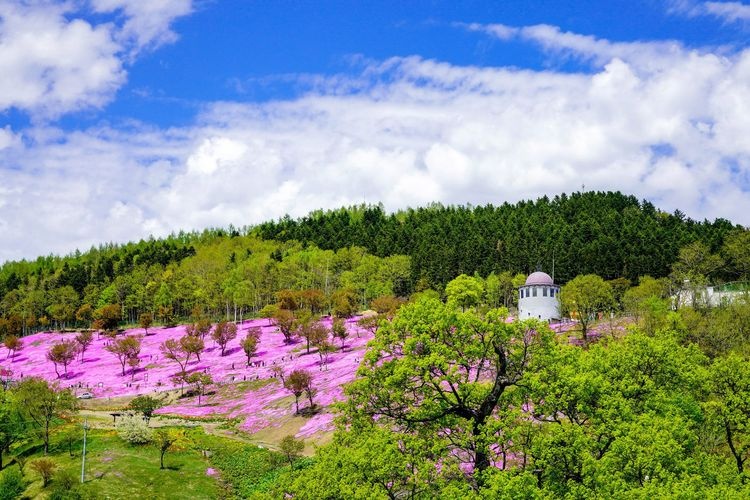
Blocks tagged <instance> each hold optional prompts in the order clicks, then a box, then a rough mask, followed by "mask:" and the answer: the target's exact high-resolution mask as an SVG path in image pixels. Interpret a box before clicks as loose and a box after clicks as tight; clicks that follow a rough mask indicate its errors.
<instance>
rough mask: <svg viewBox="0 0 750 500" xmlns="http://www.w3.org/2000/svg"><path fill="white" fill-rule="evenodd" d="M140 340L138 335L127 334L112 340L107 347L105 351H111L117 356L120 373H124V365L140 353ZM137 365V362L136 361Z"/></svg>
mask: <svg viewBox="0 0 750 500" xmlns="http://www.w3.org/2000/svg"><path fill="white" fill-rule="evenodd" d="M141 340H142V337H141V336H140V335H128V336H125V337H120V338H119V339H115V340H113V341H112V342H111V343H110V344H109V345H108V346H107V347H105V348H104V349H106V350H107V351H109V352H111V353H112V354H114V355H115V356H116V357H117V360H118V361H119V362H120V366H121V367H122V375H123V376H124V375H125V365H126V364H128V362H129V361H130V360H131V359H133V358H138V356H139V355H140V353H141ZM136 366H137V363H136Z"/></svg>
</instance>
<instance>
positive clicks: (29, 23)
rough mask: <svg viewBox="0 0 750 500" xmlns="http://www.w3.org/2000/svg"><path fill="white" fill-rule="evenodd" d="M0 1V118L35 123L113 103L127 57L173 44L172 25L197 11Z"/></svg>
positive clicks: (180, 0)
mask: <svg viewBox="0 0 750 500" xmlns="http://www.w3.org/2000/svg"><path fill="white" fill-rule="evenodd" d="M94 7H95V8H96V9H97V12H100V13H115V14H117V13H121V15H117V16H115V17H112V16H110V17H109V18H107V19H105V20H104V21H102V22H99V23H93V22H91V21H89V20H87V18H86V15H87V14H90V13H91V11H90V9H89V8H88V7H87V5H86V4H85V3H83V2H80V1H78V2H76V1H52V0H38V1H34V2H27V1H23V0H1V1H0V75H2V78H0V111H4V110H8V109H11V108H15V109H18V110H21V111H24V112H27V113H30V114H31V115H32V116H33V117H34V118H35V119H37V120H38V119H50V118H56V117H59V116H60V115H62V114H65V113H68V112H71V111H78V110H81V109H88V108H99V107H101V106H103V105H104V104H106V103H108V102H109V101H110V100H111V99H112V98H113V97H114V95H115V93H116V91H117V90H118V89H119V88H120V87H121V86H122V85H123V84H124V83H125V81H126V79H127V72H126V69H125V64H124V63H125V58H126V57H127V58H129V60H132V57H134V55H135V54H137V53H138V52H139V51H140V50H142V49H143V48H147V47H155V46H157V45H159V44H162V43H166V42H169V41H172V40H173V39H174V33H173V32H172V31H171V30H170V29H169V25H170V23H171V22H172V20H174V19H175V18H177V17H179V16H182V15H185V14H188V13H189V12H190V11H191V0H148V1H141V0H134V1H124V0H94Z"/></svg>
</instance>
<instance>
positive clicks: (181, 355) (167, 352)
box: [159, 334, 204, 373]
mask: <svg viewBox="0 0 750 500" xmlns="http://www.w3.org/2000/svg"><path fill="white" fill-rule="evenodd" d="M203 347H204V344H203V340H201V338H200V337H198V336H195V335H190V334H187V335H185V336H183V337H180V339H179V340H178V339H168V340H165V341H164V342H162V344H161V345H160V346H159V348H160V349H161V352H162V354H163V355H164V357H165V358H167V359H169V360H171V361H174V362H175V363H177V364H178V365H180V372H182V373H184V372H185V369H186V367H187V364H188V363H189V362H190V357H191V356H192V355H193V354H196V355H197V357H198V361H200V359H201V357H200V353H201V351H203Z"/></svg>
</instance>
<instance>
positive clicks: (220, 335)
mask: <svg viewBox="0 0 750 500" xmlns="http://www.w3.org/2000/svg"><path fill="white" fill-rule="evenodd" d="M211 338H212V339H214V342H216V343H217V344H218V345H219V347H221V355H222V356H224V355H225V353H226V349H227V344H229V342H231V341H232V340H234V339H235V338H237V325H235V324H234V323H230V322H227V321H220V322H218V323H216V326H215V327H214V331H213V332H211Z"/></svg>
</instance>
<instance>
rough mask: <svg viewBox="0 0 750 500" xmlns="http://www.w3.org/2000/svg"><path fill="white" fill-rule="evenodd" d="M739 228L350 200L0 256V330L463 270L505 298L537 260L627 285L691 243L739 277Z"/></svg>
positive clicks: (229, 307) (626, 205) (402, 283)
mask: <svg viewBox="0 0 750 500" xmlns="http://www.w3.org/2000/svg"><path fill="white" fill-rule="evenodd" d="M746 234H747V232H746V231H744V230H743V229H742V228H738V227H736V226H733V225H732V224H731V223H730V222H729V221H726V220H723V219H718V220H716V221H714V222H709V221H704V222H696V221H693V220H691V219H689V218H686V217H684V216H683V215H682V214H680V213H679V212H677V213H674V214H667V213H664V212H662V211H659V210H657V209H656V208H655V207H654V206H653V205H652V204H651V203H649V202H645V201H644V202H640V201H638V200H637V199H636V198H634V197H632V196H626V195H623V194H621V193H594V192H589V193H574V194H572V195H570V196H567V195H561V196H559V197H555V198H554V199H552V200H550V199H548V198H546V197H544V198H540V199H539V200H537V201H533V202H532V201H528V202H519V203H517V204H515V205H511V204H508V203H505V204H503V205H501V206H490V205H488V206H484V207H474V208H472V207H465V206H449V207H445V206H442V205H432V206H429V207H425V208H418V209H410V210H406V211H401V212H397V213H394V214H390V215H388V214H386V213H385V212H384V211H383V208H382V207H380V206H361V207H352V208H347V209H339V210H334V211H329V212H316V213H313V214H311V215H309V216H308V217H305V218H302V219H300V220H296V221H295V220H292V219H290V218H288V217H287V218H284V219H282V220H280V221H278V222H267V223H264V224H261V225H259V226H256V227H246V228H243V229H241V230H238V229H236V228H233V227H230V228H228V229H211V230H205V231H203V232H193V233H179V234H175V235H172V236H169V237H167V238H164V239H149V240H145V241H140V242H137V243H128V244H123V245H116V244H107V245H102V246H100V247H98V248H92V249H90V250H89V251H87V252H83V253H81V252H76V253H74V254H71V255H68V256H64V257H58V256H47V257H39V258H37V259H36V260H31V261H27V260H22V261H18V262H7V263H5V264H3V265H2V267H0V335H4V334H7V333H12V334H14V335H18V334H25V333H28V332H30V331H35V330H38V329H46V328H50V327H52V328H66V327H70V326H83V325H88V324H89V323H90V321H91V320H92V318H93V317H94V316H95V315H96V312H97V310H101V308H103V307H105V306H107V305H115V304H116V305H118V306H119V307H120V311H121V317H120V318H119V319H120V320H121V321H122V322H125V323H131V324H132V323H135V322H136V321H137V320H138V317H139V315H140V314H142V313H151V314H152V315H153V316H155V317H156V319H157V321H160V322H163V323H170V322H174V321H177V320H179V319H181V318H187V317H189V316H196V315H209V316H212V317H219V316H225V317H227V318H232V319H234V318H237V317H243V316H246V315H248V314H255V313H257V312H258V311H260V310H261V309H262V308H263V307H264V306H266V305H268V304H271V303H274V302H276V300H277V293H278V292H279V291H281V290H285V289H291V290H307V291H310V292H311V293H313V294H314V295H316V296H322V297H324V301H327V302H328V303H330V299H331V297H332V296H333V294H334V293H336V292H340V291H343V290H346V291H347V292H349V293H351V294H352V295H353V296H355V297H356V298H357V302H358V307H361V308H366V307H368V305H369V301H370V300H372V299H374V298H376V297H379V296H382V295H396V296H401V297H407V296H409V295H411V294H412V293H414V292H415V291H421V290H425V289H434V290H437V291H438V292H440V293H441V294H442V293H443V292H444V288H445V285H446V284H447V283H448V282H449V281H450V280H452V279H453V278H455V277H456V276H458V275H460V274H467V275H477V276H481V277H490V276H493V278H492V279H491V280H490V282H491V283H495V287H497V286H500V288H502V293H501V296H502V299H498V300H495V301H493V303H494V304H495V305H497V304H500V303H502V304H503V305H505V306H512V287H513V285H514V284H516V285H517V284H518V283H516V282H515V281H513V280H512V279H511V278H513V277H515V278H516V281H517V278H518V276H519V275H520V276H523V274H524V273H528V272H530V271H533V270H535V269H536V268H537V267H542V268H544V269H545V270H547V271H549V272H552V270H553V269H552V267H553V261H554V273H555V277H556V280H557V281H558V282H561V283H565V282H567V281H569V280H570V279H572V278H573V277H575V276H577V275H580V274H589V273H590V274H597V275H599V276H602V277H603V278H605V279H610V280H611V279H616V278H625V279H628V280H629V282H630V284H635V283H636V280H637V278H638V277H640V276H644V275H650V276H652V277H655V278H660V277H666V276H669V275H670V273H671V272H673V269H672V265H673V263H674V262H676V261H677V260H678V259H679V258H680V250H681V249H684V248H685V247H689V246H690V245H693V247H694V248H693V250H695V251H694V252H693V254H696V255H693V256H690V255H688V256H686V257H685V258H684V259H683V260H684V261H686V263H685V266H687V270H688V271H690V272H692V269H693V267H695V266H696V265H697V266H698V267H700V268H701V269H699V271H700V272H699V273H698V274H699V275H700V278H701V279H709V278H710V280H711V281H731V280H735V279H739V278H741V277H743V276H746V275H747V272H748V265H747V263H746V262H744V261H742V258H745V257H743V256H740V257H741V258H740V259H735V258H734V257H733V256H732V255H724V254H725V253H726V252H727V248H728V246H727V242H729V241H734V244H733V246H734V247H735V248H739V253H738V252H735V253H736V254H737V253H738V254H742V248H743V245H744V243H743V242H744V241H745V240H746V239H747V238H746ZM737 235H740V236H741V237H738V236H737ZM742 235H745V236H742ZM743 238H744V239H743ZM695 245H698V247H695ZM730 246H731V245H730ZM730 250H731V249H730ZM730 254H731V251H730ZM743 255H744V254H743ZM707 257H711V258H710V259H708V260H707V261H706V260H705V258H707ZM696 259H697V261H696ZM701 259H703V260H701ZM712 259H714V260H712ZM716 259H718V260H716ZM698 261H700V262H698ZM696 262H698V263H697V264H696ZM717 264H720V265H717ZM683 267H684V266H683ZM703 268H705V269H703ZM680 276H682V277H685V276H687V274H685V273H683V274H682V275H680ZM680 276H677V277H678V278H679V277H680ZM497 277H501V280H500V281H501V284H500V285H497V284H496V283H497ZM691 277H692V276H691ZM673 278H675V275H673ZM678 282H679V281H678ZM196 311H197V312H196Z"/></svg>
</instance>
